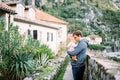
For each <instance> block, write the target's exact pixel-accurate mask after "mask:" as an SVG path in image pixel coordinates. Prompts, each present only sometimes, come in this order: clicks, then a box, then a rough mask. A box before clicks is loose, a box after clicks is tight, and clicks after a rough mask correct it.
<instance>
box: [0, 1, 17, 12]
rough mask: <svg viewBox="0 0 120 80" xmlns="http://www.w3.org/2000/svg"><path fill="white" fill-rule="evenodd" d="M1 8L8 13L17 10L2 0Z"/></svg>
mask: <svg viewBox="0 0 120 80" xmlns="http://www.w3.org/2000/svg"><path fill="white" fill-rule="evenodd" d="M0 9H1V10H3V11H6V12H7V13H12V14H15V11H14V10H13V9H12V8H11V7H9V6H8V5H6V4H5V3H2V2H0Z"/></svg>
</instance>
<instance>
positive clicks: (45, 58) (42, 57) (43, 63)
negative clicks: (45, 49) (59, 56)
mask: <svg viewBox="0 0 120 80" xmlns="http://www.w3.org/2000/svg"><path fill="white" fill-rule="evenodd" d="M39 61H40V65H41V66H43V67H45V66H46V65H47V63H48V61H49V56H48V55H47V54H44V53H42V54H41V55H40V56H39Z"/></svg>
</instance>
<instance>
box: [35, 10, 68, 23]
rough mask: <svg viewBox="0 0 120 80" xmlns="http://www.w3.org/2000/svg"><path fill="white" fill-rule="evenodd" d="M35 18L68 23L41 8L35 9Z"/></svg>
mask: <svg viewBox="0 0 120 80" xmlns="http://www.w3.org/2000/svg"><path fill="white" fill-rule="evenodd" d="M35 16H36V18H37V19H39V20H42V21H48V22H55V23H62V24H66V25H67V24H68V22H65V21H63V20H60V19H58V18H56V17H54V16H52V15H50V14H47V13H45V12H43V11H41V10H38V9H36V14H35Z"/></svg>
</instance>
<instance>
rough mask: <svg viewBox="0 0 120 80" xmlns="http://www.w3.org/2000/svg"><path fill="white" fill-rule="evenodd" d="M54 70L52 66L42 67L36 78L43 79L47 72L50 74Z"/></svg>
mask: <svg viewBox="0 0 120 80" xmlns="http://www.w3.org/2000/svg"><path fill="white" fill-rule="evenodd" d="M53 71H54V68H53V67H49V66H48V67H46V68H43V69H42V71H40V75H39V77H38V80H43V78H44V77H47V76H48V75H49V74H51V73H52V72H53Z"/></svg>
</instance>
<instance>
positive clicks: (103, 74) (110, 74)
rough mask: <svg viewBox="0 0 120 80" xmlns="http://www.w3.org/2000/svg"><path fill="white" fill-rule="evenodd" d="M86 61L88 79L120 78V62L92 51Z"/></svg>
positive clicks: (111, 79)
mask: <svg viewBox="0 0 120 80" xmlns="http://www.w3.org/2000/svg"><path fill="white" fill-rule="evenodd" d="M96 54H97V53H96ZM86 63H87V66H86V72H85V74H86V78H87V79H86V80H120V63H117V62H115V61H111V60H108V59H106V58H104V57H101V56H100V55H99V56H98V55H95V54H92V53H90V52H88V53H87V60H86Z"/></svg>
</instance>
